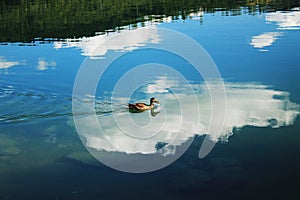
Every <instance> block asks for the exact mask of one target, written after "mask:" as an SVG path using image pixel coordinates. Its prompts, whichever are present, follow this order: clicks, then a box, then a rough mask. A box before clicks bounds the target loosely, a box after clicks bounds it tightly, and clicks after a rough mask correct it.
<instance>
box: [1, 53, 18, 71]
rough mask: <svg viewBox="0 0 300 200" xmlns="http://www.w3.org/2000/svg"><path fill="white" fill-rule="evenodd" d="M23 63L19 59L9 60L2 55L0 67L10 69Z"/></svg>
mask: <svg viewBox="0 0 300 200" xmlns="http://www.w3.org/2000/svg"><path fill="white" fill-rule="evenodd" d="M20 64H21V63H20V62H18V61H8V60H6V59H5V57H1V56H0V69H8V68H11V67H14V66H17V65H20Z"/></svg>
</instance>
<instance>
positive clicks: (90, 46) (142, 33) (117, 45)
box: [54, 25, 160, 57]
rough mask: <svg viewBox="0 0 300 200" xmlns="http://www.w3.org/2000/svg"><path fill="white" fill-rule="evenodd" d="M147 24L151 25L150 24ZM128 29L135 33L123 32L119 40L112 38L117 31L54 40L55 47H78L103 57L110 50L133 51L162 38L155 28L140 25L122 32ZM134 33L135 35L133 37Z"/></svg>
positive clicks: (83, 52) (94, 55) (88, 54)
mask: <svg viewBox="0 0 300 200" xmlns="http://www.w3.org/2000/svg"><path fill="white" fill-rule="evenodd" d="M147 26H148V27H149V26H150V25H147ZM151 27H155V26H151ZM126 31H131V32H134V33H135V34H122V35H121V36H119V37H118V40H113V39H110V38H113V36H114V35H116V34H118V33H117V32H112V33H109V34H107V35H97V36H94V37H83V38H80V39H66V40H65V41H59V42H54V48H56V49H60V48H70V47H77V48H80V49H82V54H83V55H84V56H89V57H103V56H104V55H105V54H106V53H107V52H108V51H132V50H134V49H136V48H138V47H141V46H145V45H146V43H154V44H156V43H158V42H159V40H160V39H159V36H158V33H157V30H156V29H155V28H153V29H146V30H144V29H143V27H140V28H137V29H134V30H123V31H122V32H126ZM133 35H134V37H132V36H133ZM108 39H110V43H109V44H108V43H107V42H105V41H107V40H108ZM100 45H102V46H101V48H97V47H99V46H100Z"/></svg>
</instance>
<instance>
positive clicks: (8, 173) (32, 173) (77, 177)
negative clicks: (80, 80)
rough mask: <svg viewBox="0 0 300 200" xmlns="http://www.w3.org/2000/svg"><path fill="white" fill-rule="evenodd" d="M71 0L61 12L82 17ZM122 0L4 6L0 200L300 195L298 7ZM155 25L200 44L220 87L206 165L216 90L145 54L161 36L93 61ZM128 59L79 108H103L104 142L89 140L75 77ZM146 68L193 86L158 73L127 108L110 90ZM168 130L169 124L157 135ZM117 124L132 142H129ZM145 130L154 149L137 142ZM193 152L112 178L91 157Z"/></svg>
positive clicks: (171, 58)
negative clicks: (86, 64)
mask: <svg viewBox="0 0 300 200" xmlns="http://www.w3.org/2000/svg"><path fill="white" fill-rule="evenodd" d="M70 2H71V3H70V5H64V8H68V7H70V8H74V7H76V6H74V5H77V3H76V2H75V1H70ZM122 2H123V4H124V5H123V4H122V5H121V3H120V5H118V6H117V5H115V7H111V6H112V5H110V4H112V3H110V1H90V2H89V3H82V4H81V5H82V7H76V8H78V10H76V9H70V10H68V9H65V12H62V11H61V9H60V7H59V6H58V4H59V3H58V1H57V2H56V1H53V2H52V3H49V2H46V1H29V3H24V2H21V3H15V4H14V3H8V2H7V1H2V2H1V3H2V5H3V7H1V13H2V14H3V15H2V16H4V17H3V20H2V21H1V42H2V43H1V44H2V45H0V86H1V87H0V98H1V104H0V127H1V129H0V177H1V178H0V199H24V198H26V199H27V198H28V199H100V198H105V199H113V198H118V197H123V198H124V197H126V198H132V199H138V198H139V197H140V196H146V197H145V198H147V199H153V198H158V197H162V196H163V197H165V198H172V199H182V198H187V199H195V198H197V199H216V198H223V199H224V198H225V199H239V198H246V199H254V198H255V199H282V198H290V199H297V198H299V197H300V193H299V192H298V185H299V184H298V180H297V179H298V178H299V175H300V174H299V170H298V169H299V167H300V162H299V142H300V137H299V134H298V133H299V128H300V124H299V117H298V116H299V104H300V96H299V94H300V88H299V85H300V83H299V79H298V77H299V75H300V70H299V63H300V57H299V56H297V55H298V54H299V53H300V40H299V29H300V15H299V13H300V12H299V6H300V4H297V1H288V2H289V4H285V3H286V1H284V2H281V1H274V2H273V1H272V3H270V4H263V3H261V4H258V5H256V4H253V5H251V4H250V3H247V2H246V1H245V2H244V1H241V2H240V3H236V2H233V3H232V4H230V3H229V1H222V2H224V3H216V5H210V4H205V5H204V3H205V2H203V3H202V4H201V3H194V2H190V1H188V4H187V5H183V4H181V3H179V2H178V3H175V2H173V1H172V2H166V3H165V4H164V3H163V2H160V1H157V2H156V3H155V4H154V3H153V4H152V5H150V3H149V2H144V3H140V4H138V3H136V4H134V5H130V4H129V3H128V2H127V1H122ZM126 2H127V3H128V5H127V4H126ZM136 2H138V1H136ZM72 3H74V5H72ZM66 4H67V3H66ZM125 4H126V5H125ZM48 8H51V9H48ZM117 8H120V9H117ZM143 8H145V9H143ZM146 8H148V9H146ZM25 9H27V11H26V12H25V11H24V10H25ZM99 10H101V11H103V12H99ZM137 11H138V12H137ZM16 13H20V15H16ZM42 13H45V16H46V17H41V16H42ZM57 13H58V14H57ZM99 13H100V14H99ZM133 13H134V14H133ZM54 14H57V15H56V17H54V16H55V15H54ZM47 17H49V18H47ZM38 19H41V21H39V20H38ZM53 19H56V20H53ZM72 19H76V20H72ZM78 19H80V20H78ZM111 20H115V21H113V22H112V21H111ZM30 23H32V24H30ZM20 25H22V26H20ZM150 26H151V27H153V28H169V29H172V30H176V31H179V32H182V33H184V34H186V35H187V36H189V37H191V38H192V39H194V40H195V41H197V42H198V43H199V44H201V45H202V46H203V47H204V48H205V49H206V51H207V52H208V53H209V54H210V56H211V57H212V59H213V60H214V62H215V63H216V64H217V66H218V68H219V70H220V72H221V75H222V77H223V79H224V84H225V88H226V95H227V106H226V118H225V122H224V129H223V131H222V134H221V136H220V137H219V136H214V135H211V139H213V140H214V141H217V145H216V146H215V148H214V149H213V151H212V152H211V153H210V154H209V155H208V156H207V157H205V158H204V159H199V158H198V151H199V148H200V146H201V143H202V141H203V138H204V136H205V135H207V134H209V133H208V132H207V128H208V126H209V119H210V115H211V110H210V103H211V102H210V96H209V93H208V91H207V86H208V85H207V84H211V85H214V81H211V82H206V83H205V82H204V81H203V78H202V77H201V76H200V75H199V74H196V73H195V70H194V69H193V68H192V67H191V64H190V63H187V62H186V60H184V59H182V58H179V57H178V56H176V55H173V54H170V53H168V52H163V51H157V50H153V49H148V50H145V49H144V50H142V49H141V47H142V46H143V47H145V46H147V45H149V44H151V42H152V43H155V42H156V43H159V42H160V40H159V39H160V38H161V37H162V36H161V35H159V32H156V34H154V33H155V32H154V33H153V32H152V33H149V35H145V34H143V35H141V37H138V38H125V39H124V40H123V41H119V42H118V43H116V44H114V45H112V46H105V47H103V48H100V50H101V51H94V49H95V48H96V47H97V46H98V45H99V44H100V43H101V42H103V41H105V40H107V39H108V38H110V37H113V36H114V35H115V34H120V33H118V32H122V33H125V34H124V35H125V36H126V32H129V31H130V32H134V31H136V32H138V31H139V30H141V29H142V28H143V27H150ZM7 27H8V28H7ZM3 30H5V31H3ZM115 30H118V31H116V32H115ZM2 33H3V34H2ZM149 38H151V39H152V40H150V42H149ZM178 43H180V41H178ZM120 51H123V52H125V53H126V56H124V57H122V58H120V59H118V60H117V61H116V62H114V63H113V64H112V65H111V66H110V67H109V69H108V70H107V71H106V72H105V74H104V75H103V77H102V79H101V82H100V84H99V87H97V91H96V94H95V95H94V96H93V95H89V94H87V95H86V96H85V97H84V98H80V99H78V100H79V101H80V102H85V103H87V104H89V103H92V104H93V105H95V110H96V113H97V120H98V121H99V123H100V124H101V126H102V127H103V129H104V131H105V138H104V139H103V137H99V135H94V134H93V132H92V131H90V132H87V134H79V135H78V133H77V130H76V128H75V126H74V121H73V113H72V90H73V84H74V81H75V77H76V74H77V72H78V70H79V68H80V66H81V64H82V63H83V61H84V60H85V59H100V63H101V59H102V60H105V58H106V57H107V56H109V55H113V54H114V53H118V52H120ZM145 63H161V64H164V65H168V66H171V68H172V69H176V70H177V71H178V72H180V73H181V74H183V75H184V77H185V79H186V80H187V81H188V82H184V81H186V80H183V79H182V78H180V77H179V76H177V74H176V73H174V74H172V72H170V71H164V70H158V71H161V74H159V75H157V74H158V73H155V76H154V75H153V74H152V75H151V73H149V74H150V75H148V76H145V77H144V80H145V84H144V85H141V86H140V87H139V88H137V89H136V90H135V92H134V93H133V94H132V96H130V98H128V97H127V96H125V97H124V93H122V91H124V90H125V89H126V87H125V89H122V90H119V91H114V89H115V85H116V83H118V80H120V78H121V77H122V76H123V75H124V73H126V72H127V71H128V70H130V69H133V68H134V67H135V66H137V65H141V64H145ZM99 67H101V66H99ZM154 67H155V66H154ZM167 72H168V73H167ZM121 86H122V84H121ZM123 86H124V85H123ZM125 86H126V85H125ZM121 88H122V87H121ZM113 91H114V92H113ZM113 94H114V95H115V96H113V97H114V98H113V101H111V97H112V95H113ZM152 96H155V97H156V98H158V99H159V100H160V102H161V104H160V105H157V106H156V107H155V110H154V112H155V113H154V114H153V113H151V112H144V113H138V114H137V113H129V112H128V111H127V109H126V107H125V105H126V103H128V102H129V101H131V102H135V101H144V102H148V101H149V98H150V97H152ZM94 99H96V100H95V101H94ZM178 99H181V100H182V101H180V102H179V101H178ZM183 100H184V101H183ZM195 102H197V106H196V105H195ZM180 106H181V107H182V108H184V111H185V112H184V114H182V111H181V110H180ZM195 107H196V108H197V109H199V113H200V115H198V112H194V111H193V110H194V109H195ZM81 109H82V110H81V111H82V112H80V113H76V114H78V116H80V117H82V118H83V119H85V120H86V128H87V130H89V129H91V130H93V127H94V126H95V124H94V123H96V122H95V121H90V120H89V118H88V117H89V116H90V114H91V113H90V112H89V110H85V109H84V107H82V108H81ZM114 116H115V117H117V120H116V121H115V120H113V117H114ZM166 116H167V117H166ZM182 117H183V121H180V120H181V119H182ZM141 118H143V120H140V119H141ZM129 119H130V120H133V122H134V124H137V125H138V126H139V127H141V128H143V127H145V126H148V128H147V131H148V132H142V131H140V132H139V131H137V130H136V126H130V124H129V123H128V120H129ZM164 120H165V121H164ZM162 121H164V123H165V126H163V128H162V129H160V130H159V132H158V134H156V135H151V133H153V132H157V131H156V128H157V127H158V126H161V124H162ZM179 122H181V123H179ZM116 123H119V125H120V124H121V126H122V127H124V128H125V129H126V130H127V132H129V133H132V135H124V134H121V133H122V132H120V130H119V129H118V127H117V126H116ZM179 126H180V127H181V129H179ZM179 130H180V131H179ZM179 133H180V134H179ZM137 134H138V136H139V137H141V136H142V137H145V138H147V140H143V139H141V138H135V136H136V135H137ZM143 134H144V135H143ZM178 134H179V137H178V138H177V140H175V141H173V140H172V138H173V135H178ZM107 140H108V141H109V142H110V144H112V146H111V145H108V143H107ZM189 142H192V145H191V147H189V148H188V151H187V152H185V153H184V154H183V156H182V157H181V158H179V159H178V160H177V161H175V162H174V163H173V164H171V165H170V166H168V167H166V168H164V169H162V170H159V171H156V172H151V173H147V174H127V173H123V172H119V171H116V170H113V169H111V168H109V167H107V166H105V165H103V164H101V163H100V162H99V161H97V160H96V159H95V158H94V157H93V156H92V155H90V154H89V152H88V151H87V149H89V150H90V149H92V150H93V151H95V152H98V153H99V152H100V153H104V155H105V156H106V157H109V158H116V160H117V161H118V156H120V155H135V154H139V155H142V156H149V155H152V154H160V155H162V156H168V155H172V154H174V152H176V149H177V148H179V147H180V146H182V145H185V144H187V143H189ZM85 147H86V148H87V149H86V148H85ZM176 147H177V148H176ZM93 155H95V154H93Z"/></svg>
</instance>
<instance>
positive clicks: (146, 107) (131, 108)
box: [128, 97, 159, 112]
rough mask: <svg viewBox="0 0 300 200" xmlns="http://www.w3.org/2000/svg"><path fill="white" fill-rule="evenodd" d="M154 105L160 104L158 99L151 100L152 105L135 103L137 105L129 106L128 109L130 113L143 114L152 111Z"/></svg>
mask: <svg viewBox="0 0 300 200" xmlns="http://www.w3.org/2000/svg"><path fill="white" fill-rule="evenodd" d="M154 103H159V101H157V99H155V98H153V97H152V98H151V99H150V104H149V105H147V104H145V103H135V104H128V108H129V111H130V112H143V111H145V110H151V109H152V108H154Z"/></svg>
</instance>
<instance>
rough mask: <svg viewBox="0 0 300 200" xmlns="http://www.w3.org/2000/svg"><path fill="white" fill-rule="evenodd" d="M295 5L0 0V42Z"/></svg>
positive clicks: (224, 0)
mask: <svg viewBox="0 0 300 200" xmlns="http://www.w3.org/2000/svg"><path fill="white" fill-rule="evenodd" d="M299 5H300V0H69V1H61V0H51V1H47V0H31V1H29V0H0V9H1V10H0V33H1V34H0V42H29V41H32V40H33V39H35V38H38V37H39V38H42V39H43V38H58V39H59V38H70V37H80V36H93V35H95V32H103V31H105V30H109V29H114V30H116V29H118V28H119V27H121V26H124V25H128V24H135V23H137V22H142V21H145V20H149V18H150V20H151V18H162V17H163V16H173V17H174V18H176V17H178V16H179V15H181V16H182V18H183V19H185V17H186V15H187V14H189V13H191V12H195V11H198V10H199V9H200V8H201V9H202V10H204V11H206V12H214V11H215V9H216V8H217V9H218V10H220V9H221V10H223V11H224V14H228V11H232V12H231V13H229V14H231V15H239V14H240V8H241V7H246V8H247V10H248V12H249V13H250V14H251V13H252V14H253V13H256V12H257V11H259V12H265V11H274V10H286V9H290V8H292V7H296V6H299ZM154 15H155V16H154ZM145 16H147V18H145Z"/></svg>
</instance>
